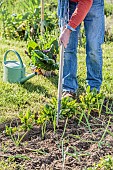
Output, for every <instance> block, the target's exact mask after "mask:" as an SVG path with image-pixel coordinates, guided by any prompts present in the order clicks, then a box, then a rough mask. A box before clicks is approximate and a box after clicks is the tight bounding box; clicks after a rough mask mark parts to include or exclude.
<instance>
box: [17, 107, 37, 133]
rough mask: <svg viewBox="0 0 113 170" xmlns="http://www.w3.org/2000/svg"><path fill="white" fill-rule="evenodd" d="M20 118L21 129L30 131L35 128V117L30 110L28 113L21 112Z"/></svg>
mask: <svg viewBox="0 0 113 170" xmlns="http://www.w3.org/2000/svg"><path fill="white" fill-rule="evenodd" d="M19 118H20V120H21V123H22V125H21V128H22V129H23V130H25V131H26V130H30V129H32V127H33V124H34V122H35V115H34V114H32V112H31V111H30V110H28V111H26V113H24V112H20V113H19Z"/></svg>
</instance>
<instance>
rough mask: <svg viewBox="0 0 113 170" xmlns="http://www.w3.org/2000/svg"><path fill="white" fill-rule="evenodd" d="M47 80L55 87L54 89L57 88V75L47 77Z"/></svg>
mask: <svg viewBox="0 0 113 170" xmlns="http://www.w3.org/2000/svg"><path fill="white" fill-rule="evenodd" d="M47 79H48V80H49V81H50V82H51V83H52V84H53V85H55V87H58V75H55V76H51V77H47Z"/></svg>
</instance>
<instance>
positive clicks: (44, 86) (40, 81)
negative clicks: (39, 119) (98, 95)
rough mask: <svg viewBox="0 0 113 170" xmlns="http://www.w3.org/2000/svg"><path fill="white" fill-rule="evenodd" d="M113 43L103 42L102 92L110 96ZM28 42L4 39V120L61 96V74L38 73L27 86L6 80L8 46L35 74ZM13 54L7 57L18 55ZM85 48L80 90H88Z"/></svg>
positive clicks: (0, 103) (0, 91) (0, 118)
mask: <svg viewBox="0 0 113 170" xmlns="http://www.w3.org/2000/svg"><path fill="white" fill-rule="evenodd" d="M112 47H113V43H110V44H104V45H103V84H102V87H101V92H103V93H104V94H105V95H106V97H108V98H113V48H112ZM26 48H27V43H25V42H18V41H13V40H11V41H10V40H2V39H1V40H0V122H4V121H6V120H9V119H12V118H14V117H16V116H17V114H18V113H19V112H20V111H23V112H24V111H26V110H27V109H30V110H31V111H32V112H35V113H37V112H38V110H39V109H40V107H41V106H42V105H44V104H45V103H47V102H49V100H50V99H51V97H57V82H58V73H57V76H55V77H49V78H48V77H44V76H41V75H40V76H35V77H33V78H32V79H30V80H28V81H26V82H25V83H24V84H23V85H20V84H9V83H4V82H3V65H4V64H3V58H4V53H5V52H6V51H7V50H8V49H15V50H16V51H17V52H18V53H19V54H20V56H21V58H22V60H23V62H24V64H26V72H28V73H31V69H30V66H29V63H30V59H29V58H28V57H27V56H26V55H25V52H24V51H25V49H26ZM12 54H13V53H9V54H8V56H7V58H8V59H11V58H15V57H16V56H15V55H13V56H11V55H12ZM58 58H59V57H58ZM85 77H86V65H85V50H84V49H83V48H80V47H79V49H78V81H79V89H78V93H80V94H81V93H82V92H83V91H84V90H85V87H86V84H85Z"/></svg>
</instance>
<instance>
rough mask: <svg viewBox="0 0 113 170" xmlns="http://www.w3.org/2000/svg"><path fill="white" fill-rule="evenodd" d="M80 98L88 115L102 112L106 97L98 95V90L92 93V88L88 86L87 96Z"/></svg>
mask: <svg viewBox="0 0 113 170" xmlns="http://www.w3.org/2000/svg"><path fill="white" fill-rule="evenodd" d="M79 98H80V102H81V107H82V109H83V110H85V111H86V112H87V113H88V115H90V113H91V111H97V112H98V113H100V112H101V108H102V104H103V101H104V95H103V94H102V93H98V92H97V90H96V89H93V90H92V91H90V86H88V87H87V88H86V94H83V95H80V96H79Z"/></svg>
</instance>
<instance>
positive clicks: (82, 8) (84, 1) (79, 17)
mask: <svg viewBox="0 0 113 170" xmlns="http://www.w3.org/2000/svg"><path fill="white" fill-rule="evenodd" d="M70 1H73V2H78V5H77V7H76V9H75V11H74V13H73V14H72V16H71V18H70V20H69V23H68V25H69V26H71V27H72V28H74V29H75V28H76V27H77V26H78V25H79V24H80V23H81V22H82V21H83V20H84V18H85V17H86V15H87V13H88V11H89V10H90V8H91V6H92V3H93V0H70Z"/></svg>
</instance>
